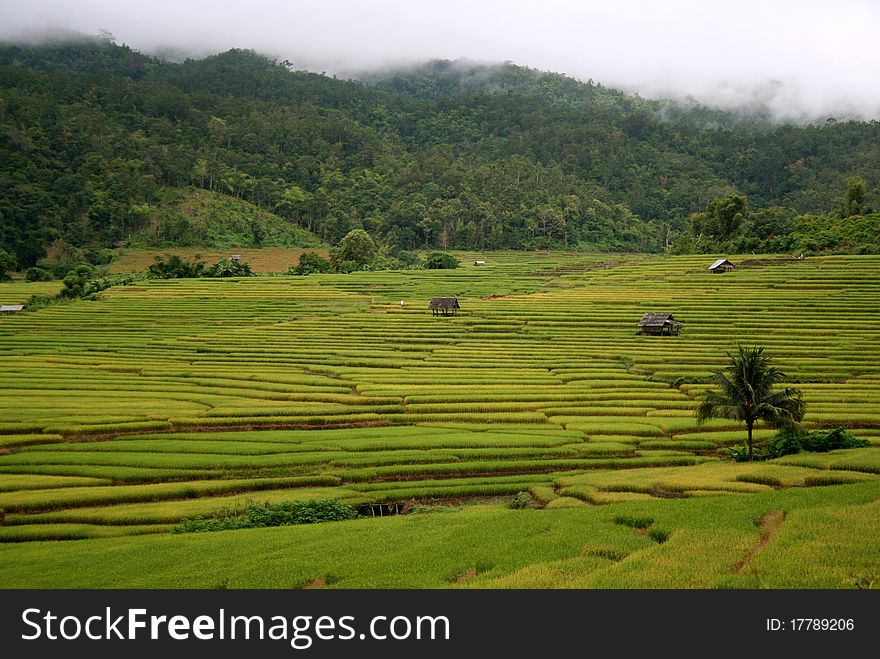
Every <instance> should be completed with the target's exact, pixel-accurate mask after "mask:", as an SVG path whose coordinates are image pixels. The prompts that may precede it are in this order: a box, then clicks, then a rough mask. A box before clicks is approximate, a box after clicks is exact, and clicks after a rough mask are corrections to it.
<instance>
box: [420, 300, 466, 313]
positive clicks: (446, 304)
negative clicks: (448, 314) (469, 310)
mask: <svg viewBox="0 0 880 659" xmlns="http://www.w3.org/2000/svg"><path fill="white" fill-rule="evenodd" d="M428 308H429V309H430V310H431V311H436V310H438V309H461V306H460V305H459V304H458V298H457V297H432V298H431V303H430V304H429V305H428Z"/></svg>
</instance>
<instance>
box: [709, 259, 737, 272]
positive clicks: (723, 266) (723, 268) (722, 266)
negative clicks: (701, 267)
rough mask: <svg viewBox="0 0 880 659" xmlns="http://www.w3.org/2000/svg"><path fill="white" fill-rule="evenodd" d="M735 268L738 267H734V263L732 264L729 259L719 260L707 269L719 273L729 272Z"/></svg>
mask: <svg viewBox="0 0 880 659" xmlns="http://www.w3.org/2000/svg"><path fill="white" fill-rule="evenodd" d="M735 267H736V266H735V265H733V263H731V262H730V261H728V260H727V259H718V260H717V261H715V263H713V264H712V265H710V266H709V267H708V268H706V269H707V270H710V271H711V272H715V273H719V272H727V271H728V270H733V269H734V268H735Z"/></svg>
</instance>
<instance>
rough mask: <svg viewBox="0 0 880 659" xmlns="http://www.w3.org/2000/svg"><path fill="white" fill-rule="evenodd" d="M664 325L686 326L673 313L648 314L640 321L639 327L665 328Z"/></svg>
mask: <svg viewBox="0 0 880 659" xmlns="http://www.w3.org/2000/svg"><path fill="white" fill-rule="evenodd" d="M664 325H684V323H682V322H681V321H678V320H676V319H675V318H674V317H673V316H672V314H671V313H646V314H645V315H644V316H642V319H641V320H640V321H639V325H638V326H639V327H663V326H664Z"/></svg>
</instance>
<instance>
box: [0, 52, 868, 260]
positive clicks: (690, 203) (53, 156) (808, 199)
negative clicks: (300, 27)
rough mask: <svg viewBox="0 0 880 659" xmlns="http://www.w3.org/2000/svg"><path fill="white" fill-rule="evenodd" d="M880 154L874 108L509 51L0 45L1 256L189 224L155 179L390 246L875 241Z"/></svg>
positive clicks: (642, 246) (29, 255) (324, 233)
mask: <svg viewBox="0 0 880 659" xmlns="http://www.w3.org/2000/svg"><path fill="white" fill-rule="evenodd" d="M878 159H880V124H878V122H876V121H872V122H857V121H838V122H831V123H828V124H827V125H826V124H822V125H810V126H788V125H776V124H774V123H772V121H769V120H768V119H767V118H766V117H762V116H741V115H736V114H733V113H725V112H721V111H718V110H713V109H710V108H705V107H701V106H693V105H691V106H685V105H680V104H674V103H670V102H659V101H649V100H645V99H640V98H638V97H631V96H626V95H625V94H622V93H620V92H617V91H615V90H612V89H608V88H606V87H603V86H602V85H599V84H594V83H593V82H592V81H590V82H587V83H581V82H577V81H574V80H572V79H570V78H566V77H564V76H560V75H556V74H548V73H542V72H538V71H533V70H531V69H526V68H523V67H517V66H514V65H512V64H504V65H498V66H494V67H490V66H484V65H475V64H461V63H450V62H434V63H431V64H429V65H426V66H425V67H422V68H420V69H416V70H414V71H409V72H397V73H391V74H383V75H373V76H371V77H365V78H364V80H362V81H351V80H338V79H335V78H331V77H328V76H325V75H319V74H315V73H309V72H305V71H297V70H295V67H293V66H292V65H290V64H289V63H286V62H285V63H277V62H274V61H272V60H269V59H267V58H265V57H262V56H260V55H258V54H256V53H254V52H251V51H243V50H231V51H229V52H226V53H222V54H219V55H216V56H213V57H208V58H205V59H202V60H187V61H185V62H182V63H172V62H166V61H161V60H158V59H156V58H151V57H148V56H145V55H143V54H140V53H138V52H136V51H133V50H131V49H129V48H128V47H126V46H119V45H116V44H114V43H112V41H109V40H107V39H95V38H83V39H82V40H79V41H75V42H70V43H64V44H46V45H42V46H16V45H6V46H2V47H0V249H2V250H4V252H5V256H3V255H0V261H2V260H3V259H6V261H3V263H5V265H6V269H13V268H19V269H24V268H27V267H31V266H34V265H36V264H37V263H38V262H41V260H45V259H46V258H47V256H51V255H52V254H54V253H56V252H58V251H59V250H61V251H63V250H64V249H68V250H70V249H74V250H80V252H81V253H82V254H83V257H84V258H85V259H86V260H92V261H96V260H98V259H99V258H100V250H102V249H107V248H113V247H118V246H122V245H126V244H137V242H138V237H139V236H145V235H148V234H149V235H158V236H164V237H165V238H164V240H165V241H166V242H165V243H164V244H168V245H170V244H171V243H172V242H173V241H174V240H176V239H175V238H174V236H178V239H181V240H182V239H183V234H186V233H188V231H180V230H177V229H175V225H174V222H179V223H180V226H189V225H187V224H186V223H185V222H183V221H182V220H180V218H179V215H180V214H179V213H178V214H177V215H174V214H173V213H171V212H169V206H168V201H167V200H168V199H169V198H170V196H169V194H168V191H169V190H174V189H177V190H180V189H192V188H201V189H203V190H205V191H208V192H210V193H211V194H213V195H219V196H223V197H225V198H230V199H236V200H238V202H241V203H240V204H239V205H238V206H236V207H235V208H236V209H239V208H249V207H253V208H255V209H257V211H259V212H260V213H263V214H264V215H265V214H267V213H268V214H271V215H272V216H274V217H277V218H280V220H281V221H282V222H285V223H287V224H289V225H290V226H291V227H296V228H298V229H302V230H303V231H304V232H308V233H309V234H313V235H314V236H315V237H316V240H321V241H324V242H326V243H330V244H336V243H338V242H339V241H340V240H341V239H342V237H343V236H345V235H346V234H348V233H349V232H350V231H352V230H354V229H364V230H366V231H367V233H369V234H370V235H371V236H372V237H373V238H374V239H375V240H377V241H378V242H379V243H381V244H382V245H384V246H386V247H388V248H390V249H394V250H413V249H455V248H462V249H464V248H467V249H538V248H549V247H554V248H556V247H559V248H566V247H567V248H577V249H585V250H597V251H641V252H659V251H664V250H668V249H672V248H673V246H675V249H678V250H680V251H689V250H690V251H701V250H706V251H711V250H712V249H715V248H718V246H719V245H721V246H728V245H729V246H739V247H742V248H743V249H761V250H763V249H765V248H773V251H776V250H777V249H798V248H802V249H816V250H821V249H854V248H857V247H861V248H864V249H868V250H871V249H875V248H876V245H877V237H876V233H877V232H876V218H875V219H873V220H864V219H861V220H859V219H858V218H866V217H872V214H871V212H869V211H870V209H871V207H876V206H877V203H876V202H875V201H874V200H875V197H876V192H875V191H876V190H877V186H878V184H880V181H878V176H880V173H878V172H880V168H878V167H876V166H871V163H875V164H876V162H877V161H878ZM854 180H855V181H861V182H862V183H861V186H862V187H861V197H859V196H858V194H856V196H855V197H853V198H852V199H850V201H849V202H847V203H849V207H848V208H847V209H846V210H845V211H844V210H843V209H842V203H841V198H842V196H843V195H844V191H846V190H847V185H848V183H847V182H848V181H854ZM858 187H859V185H858V184H856V188H858ZM846 194H849V192H848V191H847V192H846ZM741 200H745V205H743V202H742V201H741ZM238 202H236V203H238ZM257 211H255V212H254V213H256V212H257ZM237 212H239V211H237ZM846 212H848V213H849V215H846V216H845V218H844V217H843V215H845V213H846ZM846 218H857V219H856V220H852V221H850V222H849V223H847V224H846V225H845V226H843V227H842V225H841V222H840V220H841V219H846ZM872 222H873V224H872ZM166 224H167V225H168V228H167V229H161V230H157V226H158V227H164V226H165V225H166ZM851 224H854V225H857V226H854V227H851V226H850V225H851ZM863 225H864V226H863ZM262 226H263V224H260V223H254V224H253V230H252V231H251V232H250V233H252V234H253V241H254V243H255V244H256V243H257V242H259V243H260V244H267V245H268V244H271V240H272V239H271V237H270V239H269V241H268V242H266V240H265V237H264V233H265V231H263V229H262V228H261V227H262ZM872 226H873V229H874V230H873V232H872V231H871V227H872ZM178 228H179V227H178ZM841 233H844V234H846V235H845V236H844V237H843V238H841V235H840V234H841ZM863 234H867V235H866V236H865V235H863ZM303 235H306V234H303ZM288 240H290V238H288ZM737 241H739V242H737ZM774 241H776V242H774ZM242 246H248V245H242ZM866 246H867V247H866Z"/></svg>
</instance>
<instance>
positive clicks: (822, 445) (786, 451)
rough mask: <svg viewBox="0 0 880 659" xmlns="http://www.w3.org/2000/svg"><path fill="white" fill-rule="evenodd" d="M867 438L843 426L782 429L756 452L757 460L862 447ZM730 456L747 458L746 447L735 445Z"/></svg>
mask: <svg viewBox="0 0 880 659" xmlns="http://www.w3.org/2000/svg"><path fill="white" fill-rule="evenodd" d="M870 445H871V442H870V441H868V440H867V439H862V438H860V437H855V436H854V435H853V434H852V433H850V432H848V431H847V430H846V429H844V428H834V429H832V430H813V431H797V430H783V431H781V432H779V433H777V435H776V437H774V438H773V440H772V441H770V442H769V443H768V444H767V445H766V446H763V447H761V449H760V450H759V451H758V452H757V453H756V455H755V458H756V459H758V460H768V459H772V458H779V457H782V456H784V455H793V454H795V453H801V452H803V451H806V452H808V453H827V452H828V451H835V450H837V449H844V448H863V447H865V446H870ZM730 456H731V457H732V458H733V459H734V460H737V461H741V460H747V459H749V458H748V450H747V447H745V446H742V447H739V446H735V447H733V448H731V449H730Z"/></svg>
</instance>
